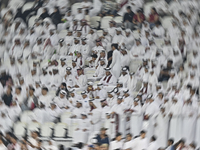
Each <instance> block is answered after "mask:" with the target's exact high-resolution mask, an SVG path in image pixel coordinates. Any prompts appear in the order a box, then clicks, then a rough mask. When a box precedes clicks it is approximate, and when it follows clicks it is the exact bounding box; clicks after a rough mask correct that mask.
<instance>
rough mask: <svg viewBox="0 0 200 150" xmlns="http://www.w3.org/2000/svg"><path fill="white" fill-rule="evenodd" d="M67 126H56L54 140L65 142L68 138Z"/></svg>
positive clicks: (62, 124)
mask: <svg viewBox="0 0 200 150" xmlns="http://www.w3.org/2000/svg"><path fill="white" fill-rule="evenodd" d="M67 132H68V128H67V124H65V123H57V124H56V125H55V126H54V134H53V137H54V138H53V139H54V140H65V139H66V137H67Z"/></svg>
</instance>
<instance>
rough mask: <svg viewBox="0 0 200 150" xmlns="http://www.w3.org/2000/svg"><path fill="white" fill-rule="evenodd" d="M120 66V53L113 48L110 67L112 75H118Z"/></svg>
mask: <svg viewBox="0 0 200 150" xmlns="http://www.w3.org/2000/svg"><path fill="white" fill-rule="evenodd" d="M120 67H121V53H120V52H119V51H118V50H114V51H113V56H112V63H111V64H110V68H111V70H112V73H113V75H114V76H115V77H116V78H118V77H119V76H120V71H121V69H120Z"/></svg>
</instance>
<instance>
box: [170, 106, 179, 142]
mask: <svg viewBox="0 0 200 150" xmlns="http://www.w3.org/2000/svg"><path fill="white" fill-rule="evenodd" d="M181 110H182V106H181V104H180V103H178V102H177V103H176V104H172V106H171V108H170V110H169V113H172V114H173V116H172V118H171V121H170V127H169V138H173V139H174V142H177V141H179V140H180V138H181V131H182V128H181V124H182V122H181Z"/></svg>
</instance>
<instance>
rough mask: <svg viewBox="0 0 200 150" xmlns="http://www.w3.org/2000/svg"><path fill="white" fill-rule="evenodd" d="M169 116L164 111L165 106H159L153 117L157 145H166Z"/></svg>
mask: <svg viewBox="0 0 200 150" xmlns="http://www.w3.org/2000/svg"><path fill="white" fill-rule="evenodd" d="M168 122H169V116H168V115H167V113H166V111H165V107H161V108H160V112H159V113H158V115H157V116H156V118H155V124H154V126H155V135H156V137H157V144H158V145H159V147H165V146H167V134H168Z"/></svg>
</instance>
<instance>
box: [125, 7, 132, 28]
mask: <svg viewBox="0 0 200 150" xmlns="http://www.w3.org/2000/svg"><path fill="white" fill-rule="evenodd" d="M126 10H127V13H125V15H124V17H123V23H124V26H125V28H126V29H127V28H128V29H131V30H132V29H133V23H132V21H133V16H134V13H133V11H132V10H131V7H130V6H128V7H127V8H126Z"/></svg>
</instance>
